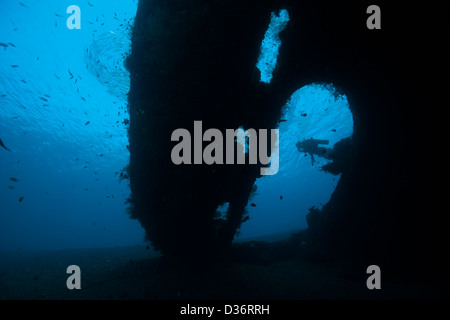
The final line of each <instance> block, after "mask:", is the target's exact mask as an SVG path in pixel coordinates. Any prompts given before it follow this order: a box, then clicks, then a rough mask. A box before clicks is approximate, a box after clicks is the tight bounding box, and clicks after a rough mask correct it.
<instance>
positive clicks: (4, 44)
mask: <svg viewBox="0 0 450 320" xmlns="http://www.w3.org/2000/svg"><path fill="white" fill-rule="evenodd" d="M0 46H2V47H5V48H6V47H7V46H8V45H7V44H6V43H3V42H0Z"/></svg>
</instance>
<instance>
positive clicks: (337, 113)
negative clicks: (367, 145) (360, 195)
mask: <svg viewBox="0 0 450 320" xmlns="http://www.w3.org/2000/svg"><path fill="white" fill-rule="evenodd" d="M279 132H280V135H279V139H280V143H279V144H280V148H279V153H280V155H279V161H280V170H279V172H278V173H277V174H276V175H273V176H267V177H266V176H264V177H260V178H258V179H257V180H256V182H255V192H254V193H252V195H251V197H250V199H249V201H248V205H247V207H246V211H247V212H248V214H249V219H247V221H246V222H245V223H243V224H242V226H241V228H240V232H239V234H238V236H237V237H236V239H235V240H237V241H244V240H245V239H248V238H255V237H261V236H268V235H271V234H282V233H286V236H288V235H289V232H292V231H296V230H299V229H304V228H306V227H307V221H306V218H305V217H306V215H307V213H308V212H309V209H310V208H312V207H315V208H321V207H322V206H323V205H324V204H326V203H327V202H328V200H329V199H330V197H331V195H332V193H333V192H334V190H335V188H336V186H337V184H338V182H339V179H340V177H341V174H342V172H343V171H344V170H345V166H347V165H349V163H350V161H349V159H348V157H349V156H350V154H351V150H350V149H351V139H352V135H353V115H352V112H351V110H350V106H349V103H348V100H347V96H346V95H345V94H339V93H338V92H337V90H336V88H335V87H334V86H333V85H332V84H327V83H313V84H310V85H306V86H304V87H302V88H300V89H298V90H296V91H295V92H294V93H293V94H292V95H291V97H290V98H289V100H288V102H287V103H286V104H285V105H284V106H283V108H282V113H281V119H280V123H279ZM310 141H314V142H316V143H317V144H318V145H319V146H316V148H317V151H315V149H314V148H312V147H311V143H309V144H307V142H310ZM345 142H347V143H345ZM321 143H322V144H321ZM300 145H304V147H299V146H300ZM340 146H341V147H340ZM342 146H343V147H342ZM343 158H345V160H343Z"/></svg>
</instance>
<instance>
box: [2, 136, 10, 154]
mask: <svg viewBox="0 0 450 320" xmlns="http://www.w3.org/2000/svg"><path fill="white" fill-rule="evenodd" d="M0 146H2V147H3V149H5V150H6V151H9V152H11V150H9V149H8V148H7V147H6V146H5V144H4V143H3V141H2V139H0Z"/></svg>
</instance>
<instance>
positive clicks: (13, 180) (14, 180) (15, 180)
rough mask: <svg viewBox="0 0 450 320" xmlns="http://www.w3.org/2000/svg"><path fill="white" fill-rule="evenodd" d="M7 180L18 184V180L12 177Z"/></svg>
mask: <svg viewBox="0 0 450 320" xmlns="http://www.w3.org/2000/svg"><path fill="white" fill-rule="evenodd" d="M9 180H11V181H12V182H19V179H17V178H14V177H11V178H9Z"/></svg>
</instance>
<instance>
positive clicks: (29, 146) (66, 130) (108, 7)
mask: <svg viewBox="0 0 450 320" xmlns="http://www.w3.org/2000/svg"><path fill="white" fill-rule="evenodd" d="M72 4H76V5H78V6H79V7H80V9H81V29H80V30H76V29H72V30H69V29H68V28H67V26H66V20H67V18H68V17H69V16H70V14H68V13H66V9H67V7H68V6H69V5H72ZM136 8H137V1H133V0H120V1H119V0H108V1H106V0H102V1H100V0H90V1H85V0H79V1H76V2H73V1H65V0H58V1H56V0H53V1H51V0H42V1H30V0H23V1H22V2H19V1H13V0H2V2H1V4H0V42H2V43H3V44H5V46H0V61H1V62H0V74H1V76H0V102H1V103H0V139H2V141H3V142H4V144H5V145H6V146H7V147H8V148H9V149H10V150H11V152H8V151H6V150H5V149H3V148H0V168H1V169H0V251H11V250H55V249H64V248H85V247H113V246H128V245H135V244H142V243H143V238H144V230H143V229H142V228H141V227H140V225H139V223H138V221H135V220H131V219H129V216H128V214H127V212H126V209H127V205H126V204H125V200H126V199H127V197H128V196H129V193H130V190H129V185H128V180H121V179H120V174H121V170H123V169H124V168H125V167H126V166H127V164H128V161H129V156H130V155H129V152H128V150H127V148H126V146H127V144H128V138H127V126H126V119H128V115H127V108H126V106H127V92H128V90H129V75H128V72H127V71H126V69H125V67H124V65H123V61H124V58H125V56H126V54H127V53H128V52H129V50H130V29H131V26H132V24H133V17H134V16H135V13H136ZM256 60H257V57H255V64H256V62H257V61H256ZM275 60H276V59H275ZM332 93H333V88H332V86H331V85H328V86H324V85H317V84H312V85H310V86H306V87H304V88H301V89H300V88H299V90H298V91H296V92H295V93H293V96H292V98H291V100H289V101H288V102H287V104H286V105H285V106H284V107H283V110H284V118H285V119H286V120H287V121H285V122H282V123H281V125H280V127H279V129H280V143H279V144H280V171H279V172H278V173H277V174H276V175H274V176H265V177H262V178H260V179H258V181H257V193H256V194H255V195H254V196H253V197H252V198H251V199H250V200H249V206H248V209H247V211H248V212H249V214H250V220H248V221H247V222H246V223H244V224H243V226H242V228H241V230H240V235H239V236H238V239H243V238H246V237H254V236H259V235H266V234H273V233H277V232H285V231H290V230H293V229H301V228H304V227H306V220H305V215H306V214H307V213H308V208H310V207H312V206H318V207H320V206H321V205H323V204H325V203H326V202H327V201H328V200H329V198H330V196H331V194H332V192H333V190H334V188H335V187H336V184H337V183H338V180H339V176H333V175H331V174H328V173H325V172H323V171H321V169H320V166H321V165H323V164H325V163H326V161H325V160H324V159H320V158H317V159H316V160H317V161H316V162H315V164H314V165H312V163H311V159H310V157H309V156H307V155H306V156H305V154H302V153H300V152H298V150H297V148H296V147H295V143H296V142H297V141H301V140H303V139H306V138H310V137H314V138H316V139H329V140H330V144H329V146H328V147H332V146H333V145H334V143H336V142H337V141H339V140H340V139H342V138H345V137H348V136H351V135H352V132H353V119H352V115H351V112H350V110H349V108H348V102H347V100H346V97H345V96H339V97H337V98H336V97H335V96H333V94H332ZM304 114H307V115H308V116H306V117H305V116H303V115H304ZM124 120H125V122H124ZM11 178H15V179H17V180H18V181H12V180H11ZM13 180H14V179H13ZM280 196H282V197H283V199H281V198H280ZM250 203H254V204H255V206H250Z"/></svg>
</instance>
